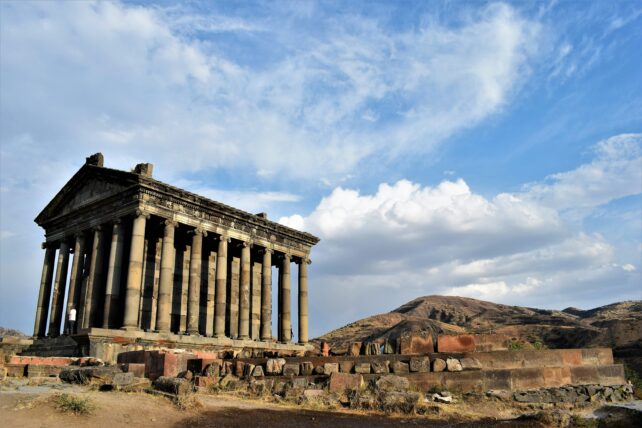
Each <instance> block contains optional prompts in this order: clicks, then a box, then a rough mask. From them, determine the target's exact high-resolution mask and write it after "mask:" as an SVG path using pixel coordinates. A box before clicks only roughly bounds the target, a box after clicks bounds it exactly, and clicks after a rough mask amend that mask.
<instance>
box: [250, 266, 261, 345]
mask: <svg viewBox="0 0 642 428" xmlns="http://www.w3.org/2000/svg"><path fill="white" fill-rule="evenodd" d="M262 272H263V269H262V268H261V263H260V262H259V261H257V260H255V261H254V262H252V273H251V275H250V276H251V278H252V280H251V281H250V288H251V290H252V292H251V293H250V339H252V340H259V339H260V338H261V273H262Z"/></svg>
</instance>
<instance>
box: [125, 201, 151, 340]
mask: <svg viewBox="0 0 642 428" xmlns="http://www.w3.org/2000/svg"><path fill="white" fill-rule="evenodd" d="M148 218H149V214H145V213H144V212H142V211H141V210H136V217H134V225H133V227H132V242H131V246H130V249H129V265H128V266H127V289H126V294H125V317H124V321H123V329H125V330H135V329H136V328H137V326H138V306H139V304H140V287H141V283H142V280H143V255H144V254H143V251H144V249H145V223H146V221H147V219H148Z"/></svg>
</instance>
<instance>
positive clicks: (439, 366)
mask: <svg viewBox="0 0 642 428" xmlns="http://www.w3.org/2000/svg"><path fill="white" fill-rule="evenodd" d="M444 370H446V362H445V361H444V360H442V359H441V358H435V359H434V360H433V362H432V371H433V372H443V371H444Z"/></svg>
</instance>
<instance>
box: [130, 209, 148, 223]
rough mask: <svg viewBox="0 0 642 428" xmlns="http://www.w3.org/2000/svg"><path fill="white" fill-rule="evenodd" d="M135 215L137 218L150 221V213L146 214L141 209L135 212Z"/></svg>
mask: <svg viewBox="0 0 642 428" xmlns="http://www.w3.org/2000/svg"><path fill="white" fill-rule="evenodd" d="M134 215H135V216H136V217H145V220H149V217H150V215H149V213H146V212H145V211H143V210H141V209H140V208H136V211H134Z"/></svg>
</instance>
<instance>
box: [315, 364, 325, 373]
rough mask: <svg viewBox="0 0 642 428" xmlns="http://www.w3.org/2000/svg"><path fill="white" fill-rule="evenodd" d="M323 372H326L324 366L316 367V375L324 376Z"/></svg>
mask: <svg viewBox="0 0 642 428" xmlns="http://www.w3.org/2000/svg"><path fill="white" fill-rule="evenodd" d="M323 372H324V370H323V366H316V367H315V368H314V374H317V375H322V374H323Z"/></svg>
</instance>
